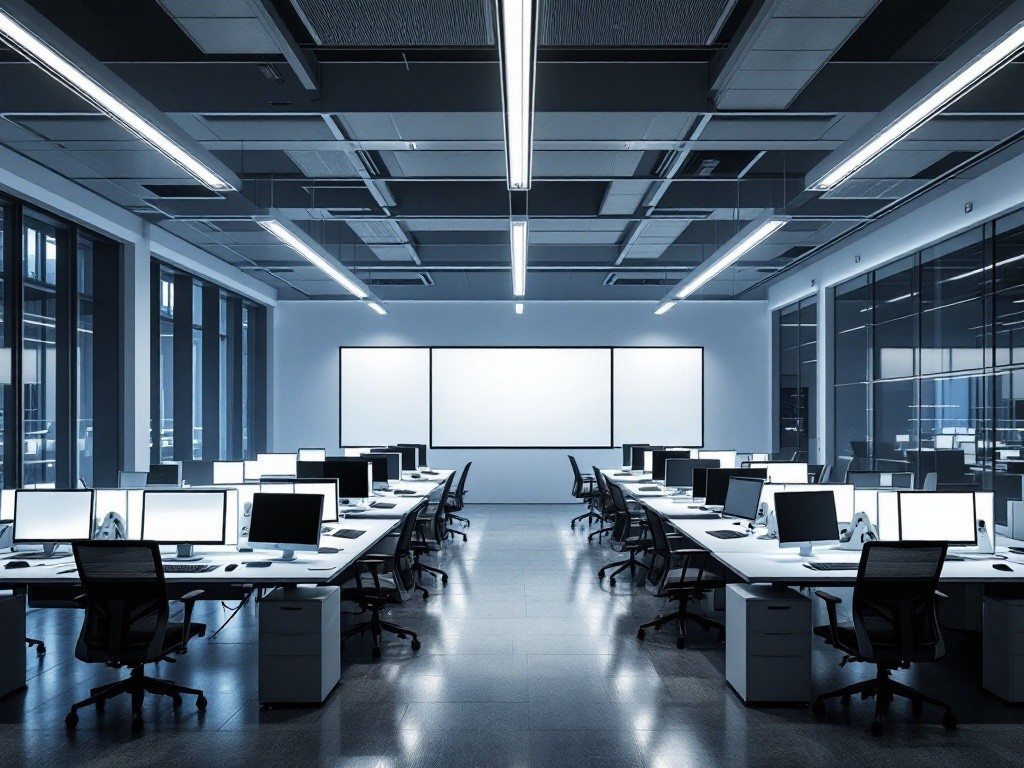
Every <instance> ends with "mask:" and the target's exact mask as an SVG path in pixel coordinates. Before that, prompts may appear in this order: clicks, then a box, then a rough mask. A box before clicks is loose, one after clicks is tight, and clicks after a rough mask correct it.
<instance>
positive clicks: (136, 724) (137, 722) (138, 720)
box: [132, 714, 146, 733]
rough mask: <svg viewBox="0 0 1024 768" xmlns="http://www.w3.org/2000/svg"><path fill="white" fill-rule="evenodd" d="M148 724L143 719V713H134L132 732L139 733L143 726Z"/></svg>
mask: <svg viewBox="0 0 1024 768" xmlns="http://www.w3.org/2000/svg"><path fill="white" fill-rule="evenodd" d="M145 724H146V721H145V720H143V719H142V715H136V714H132V733H138V732H139V731H141V730H142V726H144V725H145Z"/></svg>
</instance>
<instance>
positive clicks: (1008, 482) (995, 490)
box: [992, 401, 1024, 526]
mask: <svg viewBox="0 0 1024 768" xmlns="http://www.w3.org/2000/svg"><path fill="white" fill-rule="evenodd" d="M1018 402H1022V401H1018ZM992 495H993V502H992V503H993V504H994V505H995V520H994V522H993V524H994V525H999V526H1006V525H1007V506H1006V505H1007V503H1008V502H1011V501H1024V475H1018V474H1004V473H1002V472H996V473H995V474H994V475H993V476H992Z"/></svg>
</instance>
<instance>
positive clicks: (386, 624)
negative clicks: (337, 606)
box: [341, 510, 430, 659]
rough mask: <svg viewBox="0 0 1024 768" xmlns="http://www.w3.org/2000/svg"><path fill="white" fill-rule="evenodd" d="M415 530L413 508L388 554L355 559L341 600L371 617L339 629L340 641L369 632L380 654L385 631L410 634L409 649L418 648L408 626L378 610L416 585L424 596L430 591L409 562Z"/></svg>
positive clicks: (375, 651) (399, 600) (402, 635)
mask: <svg viewBox="0 0 1024 768" xmlns="http://www.w3.org/2000/svg"><path fill="white" fill-rule="evenodd" d="M415 530H416V510H413V511H411V512H409V513H407V514H406V516H405V517H404V518H403V519H402V524H401V526H400V527H399V533H398V541H397V542H396V543H395V551H394V553H391V554H385V553H381V554H367V555H363V556H362V557H361V558H359V560H357V561H356V564H355V568H356V574H355V579H354V584H353V586H345V587H344V588H343V589H342V591H341V596H342V599H343V600H350V601H352V602H354V603H356V604H357V605H358V606H359V607H360V609H362V611H363V612H366V611H369V612H370V618H369V619H368V620H367V621H363V622H360V623H358V624H352V625H350V626H349V627H348V628H346V629H345V631H344V632H342V633H341V642H342V646H343V647H344V644H345V640H346V639H347V638H350V637H352V636H354V635H362V634H364V633H366V632H370V633H371V635H372V637H373V651H372V652H371V653H372V655H373V658H375V659H379V658H380V655H381V647H380V641H381V638H382V637H383V634H384V633H385V632H390V633H391V634H393V635H397V636H398V637H399V639H402V640H405V639H406V638H407V637H411V638H412V649H413V650H414V651H418V650H419V649H420V639H419V636H418V635H417V634H416V633H415V632H413V631H412V630H411V629H406V628H405V627H400V626H398V625H397V624H392V623H391V622H390V621H384V619H382V618H381V614H383V612H384V611H385V610H386V609H387V608H388V606H390V605H397V604H399V603H402V602H404V601H405V600H407V599H409V596H410V595H411V592H412V591H415V590H417V589H419V590H420V591H422V592H423V599H424V600H426V599H427V598H428V597H430V593H429V592H427V590H426V589H425V588H423V587H422V586H421V585H420V584H419V583H418V581H417V579H416V572H415V571H414V570H413V565H412V563H411V562H410V558H411V556H412V537H413V532H414V531H415Z"/></svg>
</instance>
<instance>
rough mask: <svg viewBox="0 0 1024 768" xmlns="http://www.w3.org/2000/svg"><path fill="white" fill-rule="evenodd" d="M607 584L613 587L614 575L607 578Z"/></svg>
mask: <svg viewBox="0 0 1024 768" xmlns="http://www.w3.org/2000/svg"><path fill="white" fill-rule="evenodd" d="M608 586H609V587H614V586H615V577H614V576H613V577H612V578H610V579H608Z"/></svg>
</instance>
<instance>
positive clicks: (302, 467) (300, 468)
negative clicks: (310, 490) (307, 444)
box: [295, 456, 332, 480]
mask: <svg viewBox="0 0 1024 768" xmlns="http://www.w3.org/2000/svg"><path fill="white" fill-rule="evenodd" d="M331 458H332V457H330V456H328V457H327V460H328V461H329V460H330V459H331ZM295 476H296V477H298V478H308V479H311V480H312V479H316V478H320V477H326V475H324V462H323V461H297V462H295Z"/></svg>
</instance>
